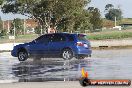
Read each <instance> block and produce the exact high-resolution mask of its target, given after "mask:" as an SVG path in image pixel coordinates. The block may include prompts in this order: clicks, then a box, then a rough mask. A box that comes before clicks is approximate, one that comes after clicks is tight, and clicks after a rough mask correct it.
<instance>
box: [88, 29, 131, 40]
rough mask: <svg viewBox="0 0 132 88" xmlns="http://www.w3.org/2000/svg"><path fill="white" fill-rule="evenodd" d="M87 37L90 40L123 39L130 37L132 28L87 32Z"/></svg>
mask: <svg viewBox="0 0 132 88" xmlns="http://www.w3.org/2000/svg"><path fill="white" fill-rule="evenodd" d="M87 38H88V39H90V40H105V39H123V38H132V30H122V31H118V30H116V31H111V32H110V31H109V32H98V33H89V34H88V35H87Z"/></svg>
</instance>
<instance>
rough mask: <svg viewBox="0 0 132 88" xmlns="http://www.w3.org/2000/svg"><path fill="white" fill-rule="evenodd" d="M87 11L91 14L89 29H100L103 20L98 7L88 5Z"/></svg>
mask: <svg viewBox="0 0 132 88" xmlns="http://www.w3.org/2000/svg"><path fill="white" fill-rule="evenodd" d="M88 12H89V13H90V14H91V16H90V23H91V24H92V25H93V27H92V29H91V31H96V29H101V28H102V26H103V24H102V23H103V21H102V18H101V14H100V11H99V9H98V8H94V7H89V8H88Z"/></svg>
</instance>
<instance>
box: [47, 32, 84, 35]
mask: <svg viewBox="0 0 132 88" xmlns="http://www.w3.org/2000/svg"><path fill="white" fill-rule="evenodd" d="M50 34H64V35H65V34H70V35H85V34H82V33H67V32H61V33H50ZM50 34H49V35H50ZM47 35H48V34H47Z"/></svg>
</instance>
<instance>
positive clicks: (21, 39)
mask: <svg viewBox="0 0 132 88" xmlns="http://www.w3.org/2000/svg"><path fill="white" fill-rule="evenodd" d="M37 37H38V35H37V34H26V35H19V36H16V39H15V42H17V43H26V42H30V41H32V40H33V39H35V38H37ZM13 42H14V40H12V39H9V37H8V36H5V37H4V38H0V43H13Z"/></svg>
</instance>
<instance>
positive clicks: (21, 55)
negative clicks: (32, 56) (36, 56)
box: [18, 50, 28, 61]
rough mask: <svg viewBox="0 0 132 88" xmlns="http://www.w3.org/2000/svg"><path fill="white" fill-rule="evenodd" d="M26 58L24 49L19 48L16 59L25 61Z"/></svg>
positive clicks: (26, 54)
mask: <svg viewBox="0 0 132 88" xmlns="http://www.w3.org/2000/svg"><path fill="white" fill-rule="evenodd" d="M27 58H28V53H27V52H26V51H25V50H21V51H19V52H18V60H19V61H25V60H27Z"/></svg>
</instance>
